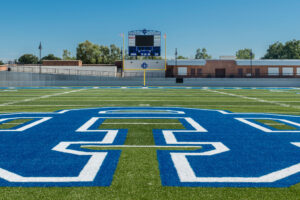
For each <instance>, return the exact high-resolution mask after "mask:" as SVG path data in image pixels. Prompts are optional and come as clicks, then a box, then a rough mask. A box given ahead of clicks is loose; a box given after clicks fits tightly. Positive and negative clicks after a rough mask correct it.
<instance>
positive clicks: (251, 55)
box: [250, 49, 253, 78]
mask: <svg viewBox="0 0 300 200" xmlns="http://www.w3.org/2000/svg"><path fill="white" fill-rule="evenodd" d="M252 57H253V53H252V49H251V50H250V66H251V78H252V75H253V71H252Z"/></svg>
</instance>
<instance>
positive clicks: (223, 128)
mask: <svg viewBox="0 0 300 200" xmlns="http://www.w3.org/2000/svg"><path fill="white" fill-rule="evenodd" d="M106 110H107V111H108V112H107V113H102V114H99V112H100V111H106ZM114 110H117V112H113V111H114ZM120 110H125V111H128V110H132V111H134V110H145V111H148V112H146V113H144V114H142V115H141V113H135V112H132V113H128V112H127V113H120V112H119V111H120ZM153 110H154V111H155V110H159V111H161V110H168V112H166V113H160V112H158V113H155V112H151V111H153ZM178 111H179V112H178ZM183 113H184V114H183ZM141 116H142V117H145V118H153V117H156V118H178V119H179V120H180V121H181V123H182V124H183V125H184V126H185V128H186V130H191V131H193V130H194V128H193V126H192V125H191V124H190V123H188V122H187V121H186V120H185V119H184V118H191V119H193V120H194V121H195V122H197V123H198V124H200V125H201V126H202V127H203V128H205V129H206V130H207V131H208V132H187V131H185V132H184V131H181V132H176V133H174V136H175V137H176V139H177V141H178V142H208V143H209V142H219V143H222V144H223V145H225V146H226V147H227V148H228V149H229V151H226V152H223V153H219V154H216V155H211V156H207V155H206V156H187V160H188V162H189V165H190V167H191V169H192V170H193V173H194V175H195V176H196V177H204V178H205V177H212V178H216V177H244V178H249V177H261V176H264V175H266V174H270V173H272V172H275V171H279V170H282V169H286V168H288V167H291V166H293V165H297V164H299V163H300V148H299V147H297V146H295V145H293V144H291V142H300V132H292V131H289V130H285V131H286V132H271V133H267V132H264V131H262V130H260V129H257V128H255V127H252V126H250V125H249V124H246V123H243V122H241V121H238V120H237V119H236V118H255V119H256V118H276V119H285V120H289V121H292V122H296V123H300V116H290V115H275V114H255V113H252V114H242V113H229V112H227V113H222V112H219V111H216V110H204V109H203V110H201V109H185V108H149V107H146V108H140V107H138V108H128V107H127V108H92V109H78V110H70V111H68V112H66V113H58V112H56V113H19V114H3V115H0V120H1V119H4V118H16V117H52V119H50V120H48V121H45V122H43V123H41V124H38V125H36V126H34V127H32V128H29V129H27V130H25V131H23V132H17V131H12V129H10V130H11V131H0V153H1V154H0V155H1V156H0V168H1V170H0V177H2V178H0V186H23V187H29V186H32V187H37V186H39V187H40V186H41V187H49V186H109V185H111V182H112V180H113V175H114V173H115V169H116V167H117V164H118V161H119V157H120V154H121V150H103V151H94V150H85V149H82V148H80V146H81V145H82V144H80V142H82V141H90V143H91V144H93V142H95V141H101V140H102V139H103V138H104V137H105V136H106V133H103V132H101V133H100V132H96V131H93V130H97V127H98V126H99V125H100V124H101V123H102V122H103V121H104V119H106V118H111V117H114V118H120V117H125V118H127V117H134V118H139V117H141ZM93 117H103V118H100V119H99V120H97V121H96V122H95V123H93V124H92V125H91V127H90V128H89V129H88V130H90V132H76V130H77V129H78V128H79V127H81V126H82V125H83V124H85V123H86V122H87V121H89V120H90V119H91V118H93ZM37 120H38V119H34V121H37ZM249 121H251V122H255V121H253V120H252V119H249ZM1 123H3V122H0V124H1ZM30 123H31V122H28V123H26V124H25V125H28V124H30ZM257 124H258V125H261V126H263V127H265V128H270V127H268V126H267V125H264V124H259V123H257ZM25 125H22V126H18V127H17V128H21V127H23V126H25ZM296 127H298V126H296ZM274 131H276V130H274ZM126 135H127V130H124V129H122V130H119V132H118V133H117V136H116V139H115V140H114V141H113V142H112V143H111V144H105V145H111V146H114V145H122V144H124V142H125V139H126ZM153 136H154V140H155V144H156V145H160V146H195V144H184V143H182V144H177V145H175V144H167V143H166V140H165V137H164V136H163V132H162V130H153ZM75 141H77V142H79V144H73V145H71V146H69V147H68V149H69V150H77V151H81V152H108V154H107V157H106V158H105V160H104V162H103V164H102V165H101V167H100V169H99V170H98V172H97V175H96V176H95V178H94V179H93V180H91V181H75V182H55V181H54V182H30V181H28V182H26V181H25V182H24V181H23V182H16V181H6V180H5V179H4V178H3V177H4V176H5V174H4V172H3V170H2V169H4V170H7V171H10V172H13V173H15V174H17V175H20V176H23V177H76V176H78V175H79V173H80V172H81V170H82V168H83V167H84V166H85V165H86V164H87V163H88V161H89V159H90V156H89V155H81V156H79V155H73V154H69V153H63V152H58V151H54V150H52V149H53V147H55V146H57V145H58V144H59V143H61V142H75ZM102 145H104V144H102ZM197 146H199V145H197ZM200 146H202V148H201V149H198V150H195V151H184V150H172V151H170V150H158V151H157V159H158V162H159V170H160V177H161V182H162V185H163V186H185V187H288V186H291V185H294V184H296V183H300V173H299V172H295V173H293V174H291V175H288V176H287V177H285V178H282V179H280V180H276V181H269V182H260V183H257V182H251V181H250V182H244V183H243V182H197V181H196V182H195V181H194V182H186V181H181V180H180V178H179V175H178V172H177V170H176V168H175V166H174V161H173V160H172V158H171V155H170V153H180V152H181V153H187V152H189V153H197V152H200V153H203V152H209V151H212V150H214V149H215V147H214V146H213V145H211V144H202V145H200ZM145 159H147V157H146V155H145ZM147 173H152V172H147Z"/></svg>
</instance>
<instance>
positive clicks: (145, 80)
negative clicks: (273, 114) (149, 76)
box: [144, 69, 146, 87]
mask: <svg viewBox="0 0 300 200" xmlns="http://www.w3.org/2000/svg"><path fill="white" fill-rule="evenodd" d="M144 87H146V69H144Z"/></svg>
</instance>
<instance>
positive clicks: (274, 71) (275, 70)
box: [268, 67, 279, 76]
mask: <svg viewBox="0 0 300 200" xmlns="http://www.w3.org/2000/svg"><path fill="white" fill-rule="evenodd" d="M268 75H269V76H279V67H268Z"/></svg>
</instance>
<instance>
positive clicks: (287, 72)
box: [166, 60, 300, 78]
mask: <svg viewBox="0 0 300 200" xmlns="http://www.w3.org/2000/svg"><path fill="white" fill-rule="evenodd" d="M166 76H167V77H203V78H205V77H218V78H224V77H231V78H234V77H251V76H252V77H300V60H253V61H250V60H177V62H176V61H175V60H169V61H168V64H167V71H166Z"/></svg>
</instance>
